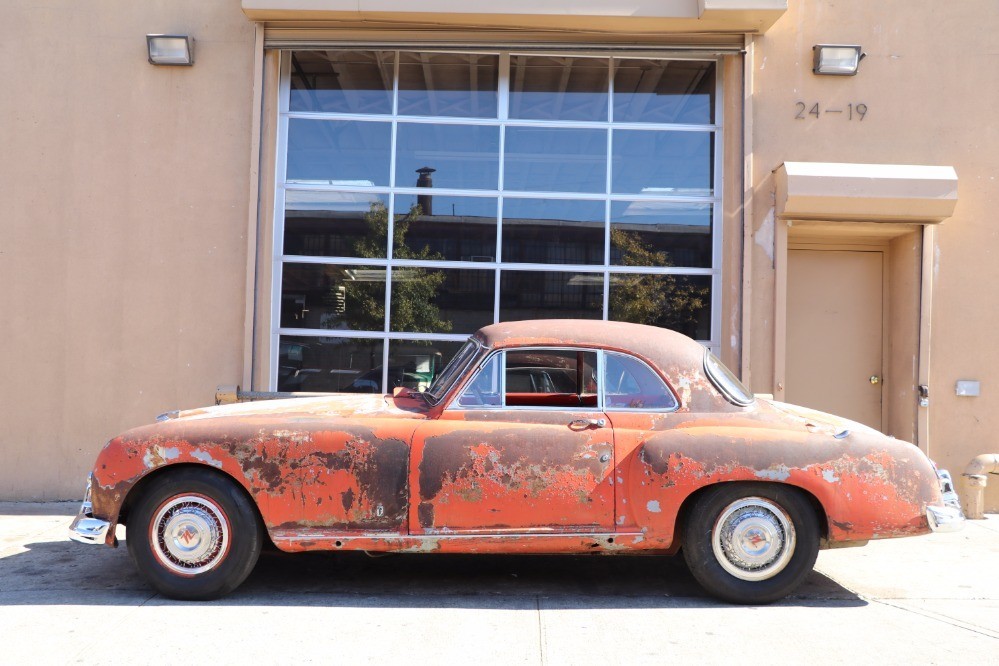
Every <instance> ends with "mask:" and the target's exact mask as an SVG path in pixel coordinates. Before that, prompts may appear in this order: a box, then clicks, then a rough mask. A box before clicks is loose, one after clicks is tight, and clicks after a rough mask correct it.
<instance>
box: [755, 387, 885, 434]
mask: <svg viewBox="0 0 999 666" xmlns="http://www.w3.org/2000/svg"><path fill="white" fill-rule="evenodd" d="M756 400H757V402H758V403H762V406H763V407H764V409H767V410H770V411H773V412H776V413H778V414H780V415H782V416H783V417H784V418H785V419H787V418H790V419H791V420H792V421H795V422H798V423H800V424H801V425H802V426H803V427H804V428H805V429H806V430H808V431H809V432H815V433H823V434H829V435H833V436H834V437H837V438H838V437H845V436H846V435H848V434H850V433H858V434H859V433H865V434H872V435H880V436H883V433H881V432H879V431H877V430H875V429H874V428H871V427H870V426H866V425H864V424H863V423H858V422H857V421H851V420H850V419H845V418H843V417H841V416H836V415H835V414H828V413H826V412H820V411H818V410H817V409H810V408H808V407H801V406H800V405H792V404H790V403H787V402H780V401H778V400H769V399H766V398H760V397H759V396H757V398H756Z"/></svg>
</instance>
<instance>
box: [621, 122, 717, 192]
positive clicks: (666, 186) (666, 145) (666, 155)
mask: <svg viewBox="0 0 999 666" xmlns="http://www.w3.org/2000/svg"><path fill="white" fill-rule="evenodd" d="M713 143H714V137H713V136H712V134H711V133H710V132H670V131H651V130H614V155H613V163H612V166H611V169H612V178H613V180H612V188H611V191H612V192H623V193H635V194H638V193H641V194H664V195H665V194H672V195H691V196H708V195H710V194H711V192H712V178H713V169H712V165H713V159H712V158H713V155H714V150H713Z"/></svg>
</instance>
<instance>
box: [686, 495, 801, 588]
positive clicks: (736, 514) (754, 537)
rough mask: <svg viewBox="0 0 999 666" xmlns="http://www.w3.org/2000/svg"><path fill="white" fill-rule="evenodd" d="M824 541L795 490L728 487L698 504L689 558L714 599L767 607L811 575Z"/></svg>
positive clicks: (690, 523)
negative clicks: (820, 542)
mask: <svg viewBox="0 0 999 666" xmlns="http://www.w3.org/2000/svg"><path fill="white" fill-rule="evenodd" d="M716 528H717V532H716ZM736 537H738V538H736ZM819 539H820V534H819V522H818V519H817V517H816V515H815V510H814V509H813V508H812V505H811V504H810V503H809V502H808V500H807V499H806V498H805V497H804V496H803V495H802V493H801V492H800V491H799V490H797V489H796V488H793V487H791V486H781V485H777V484H768V483H723V484H720V485H718V486H715V487H713V488H711V489H709V490H707V491H706V492H705V493H704V495H702V496H700V497H699V498H697V503H696V504H695V505H694V507H693V509H692V510H691V512H690V514H689V516H688V517H687V521H686V525H685V529H684V534H683V557H684V559H685V560H686V561H687V566H688V567H689V568H690V572H691V573H692V574H693V575H694V578H695V579H697V582H698V583H700V584H701V586H702V587H703V588H704V589H705V590H706V591H707V592H708V593H709V594H710V595H712V596H714V597H717V598H718V599H721V600H723V601H728V602H731V603H736V604H768V603H771V602H773V601H777V600H778V599H782V598H784V597H786V596H787V595H788V594H790V593H791V592H793V591H794V590H795V589H796V588H797V587H798V586H799V585H800V584H801V583H802V582H803V581H804V580H805V578H807V577H808V574H809V573H811V571H812V568H813V567H814V566H815V558H816V556H817V555H818V552H819ZM761 544H762V545H761ZM757 546H759V547H758V548H756V547H757Z"/></svg>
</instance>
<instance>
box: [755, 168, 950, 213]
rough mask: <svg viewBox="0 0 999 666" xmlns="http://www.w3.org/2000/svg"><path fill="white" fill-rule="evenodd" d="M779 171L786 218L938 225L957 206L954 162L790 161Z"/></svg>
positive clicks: (779, 210)
mask: <svg viewBox="0 0 999 666" xmlns="http://www.w3.org/2000/svg"><path fill="white" fill-rule="evenodd" d="M774 176H775V179H776V189H777V208H776V214H777V217H778V218H781V219H785V220H819V221H826V222H838V221H844V222H899V223H904V224H937V223H939V222H942V221H944V220H945V219H947V218H948V217H950V216H951V215H953V214H954V207H955V206H956V205H957V172H955V171H954V168H953V167H949V166H921V165H909V164H847V163H835V162H785V163H784V164H782V165H781V166H780V167H779V168H778V169H777V170H776V171H775V172H774Z"/></svg>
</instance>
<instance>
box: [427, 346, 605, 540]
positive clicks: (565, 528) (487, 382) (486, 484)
mask: <svg viewBox="0 0 999 666" xmlns="http://www.w3.org/2000/svg"><path fill="white" fill-rule="evenodd" d="M597 359H598V354H597V352H596V351H594V350H583V349H560V348H532V349H511V350H507V351H502V352H497V353H494V354H492V355H491V356H490V357H488V358H487V359H486V360H485V361H484V363H483V364H482V365H481V367H480V368H479V371H478V373H477V374H476V375H475V376H474V377H473V378H472V379H471V380H470V381H469V382H467V383H466V384H465V385H464V387H463V388H462V389H461V390H460V393H459V395H457V396H456V397H454V398H453V399H452V400H451V402H450V404H449V405H448V406H447V408H446V409H445V410H444V411H443V413H442V415H441V417H440V418H439V419H436V420H432V421H425V422H423V423H421V424H420V426H419V427H418V428H417V431H416V433H415V435H414V438H413V444H412V448H411V451H412V458H411V465H410V489H411V493H412V496H411V500H410V512H411V513H410V531H411V532H412V533H414V534H421V533H423V534H433V533H442V532H447V533H450V532H470V533H507V534H509V533H514V534H516V533H553V532H554V533H558V532H562V533H566V532H570V533H571V532H580V531H582V532H594V531H600V532H606V531H612V530H613V528H614V486H613V479H612V471H613V469H614V443H613V430H612V428H610V427H609V425H608V421H607V418H606V415H605V414H604V413H603V412H602V411H601V409H600V406H599V404H598V390H597V384H596V381H597V376H598V373H597Z"/></svg>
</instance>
